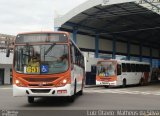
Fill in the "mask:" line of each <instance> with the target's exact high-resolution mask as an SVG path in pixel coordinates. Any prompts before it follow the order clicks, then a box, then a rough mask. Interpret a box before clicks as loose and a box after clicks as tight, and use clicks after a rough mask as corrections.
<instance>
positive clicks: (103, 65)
mask: <svg viewBox="0 0 160 116" xmlns="http://www.w3.org/2000/svg"><path fill="white" fill-rule="evenodd" d="M115 72H116V64H115V62H109V61H107V62H98V64H97V75H98V76H101V77H108V76H114V75H115Z"/></svg>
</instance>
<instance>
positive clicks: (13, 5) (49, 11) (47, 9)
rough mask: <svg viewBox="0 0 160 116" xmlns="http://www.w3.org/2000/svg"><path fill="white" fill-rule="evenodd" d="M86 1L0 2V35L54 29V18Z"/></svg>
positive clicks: (29, 0)
mask: <svg viewBox="0 0 160 116" xmlns="http://www.w3.org/2000/svg"><path fill="white" fill-rule="evenodd" d="M85 1H87V0H0V33H2V34H10V35H16V34H18V33H21V32H28V31H45V30H53V29H54V17H57V16H59V15H64V14H65V13H67V12H69V11H70V10H71V9H73V8H75V7H76V6H78V5H79V4H81V3H83V2H85Z"/></svg>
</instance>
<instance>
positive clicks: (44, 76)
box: [7, 32, 85, 103]
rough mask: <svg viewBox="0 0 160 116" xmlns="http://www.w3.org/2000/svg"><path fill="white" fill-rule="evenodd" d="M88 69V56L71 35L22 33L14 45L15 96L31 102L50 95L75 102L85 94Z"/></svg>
mask: <svg viewBox="0 0 160 116" xmlns="http://www.w3.org/2000/svg"><path fill="white" fill-rule="evenodd" d="M8 51H9V50H8ZM7 54H9V53H7ZM84 68H85V67H84V56H83V54H82V53H81V51H80V49H79V48H78V47H77V46H76V45H75V43H74V42H73V41H72V40H71V39H70V35H69V33H67V32H31V33H21V34H18V35H17V37H16V39H15V45H14V60H13V96H27V97H28V102H29V103H33V102H34V98H36V97H46V96H64V97H67V98H68V100H69V101H71V102H73V101H74V98H75V94H76V93H79V94H81V95H82V94H83V86H84V85H83V84H84V76H85V71H84Z"/></svg>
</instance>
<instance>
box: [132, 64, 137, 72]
mask: <svg viewBox="0 0 160 116" xmlns="http://www.w3.org/2000/svg"><path fill="white" fill-rule="evenodd" d="M131 71H132V72H136V66H135V64H131Z"/></svg>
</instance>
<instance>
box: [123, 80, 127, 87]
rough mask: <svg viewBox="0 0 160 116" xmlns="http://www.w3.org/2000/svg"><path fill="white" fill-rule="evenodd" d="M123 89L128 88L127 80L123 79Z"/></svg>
mask: <svg viewBox="0 0 160 116" xmlns="http://www.w3.org/2000/svg"><path fill="white" fill-rule="evenodd" d="M122 87H126V79H123V85H122Z"/></svg>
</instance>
